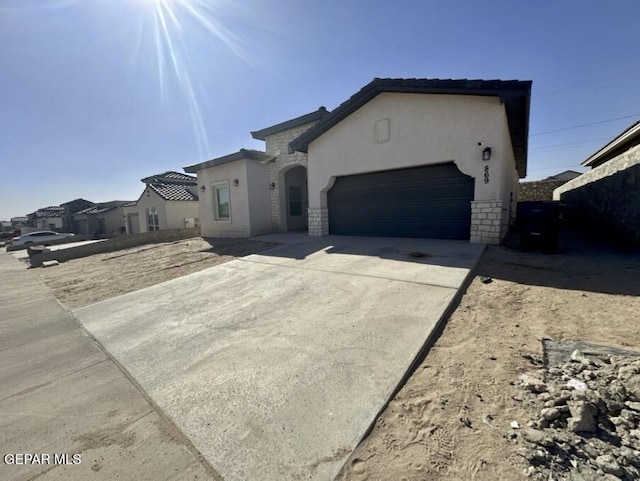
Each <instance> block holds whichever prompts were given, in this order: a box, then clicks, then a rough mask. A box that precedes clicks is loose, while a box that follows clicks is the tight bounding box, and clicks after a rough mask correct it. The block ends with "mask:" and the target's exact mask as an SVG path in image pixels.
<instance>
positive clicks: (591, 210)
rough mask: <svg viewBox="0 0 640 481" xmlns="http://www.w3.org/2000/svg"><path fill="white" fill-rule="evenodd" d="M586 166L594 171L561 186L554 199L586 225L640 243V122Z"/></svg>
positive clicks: (586, 163)
mask: <svg viewBox="0 0 640 481" xmlns="http://www.w3.org/2000/svg"><path fill="white" fill-rule="evenodd" d="M582 165H583V166H584V167H588V168H590V169H591V170H589V171H587V172H585V173H584V174H582V175H581V176H580V177H577V178H575V179H573V180H571V181H569V182H567V183H566V184H564V185H562V186H561V187H559V188H557V189H556V190H555V191H554V192H553V198H554V199H555V200H560V201H562V203H563V204H565V205H566V206H567V208H568V209H570V211H571V212H572V214H573V215H574V216H575V217H577V218H578V219H580V220H582V221H583V224H585V225H591V226H593V227H594V228H595V229H596V230H599V231H601V232H602V231H609V233H610V234H611V235H612V236H614V237H617V238H618V240H627V241H630V242H632V243H640V121H638V122H635V123H633V124H632V125H630V126H629V127H628V128H626V129H625V130H623V131H622V132H621V133H620V134H619V135H617V136H616V137H615V138H614V139H613V140H611V141H610V142H608V143H607V144H606V145H604V146H603V147H602V148H600V149H599V150H598V151H597V152H595V153H594V154H593V155H591V156H589V157H588V158H587V159H586V160H585V161H584V162H582Z"/></svg>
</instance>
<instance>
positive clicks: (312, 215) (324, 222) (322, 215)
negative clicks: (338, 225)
mask: <svg viewBox="0 0 640 481" xmlns="http://www.w3.org/2000/svg"><path fill="white" fill-rule="evenodd" d="M308 212H309V217H308V219H309V220H308V222H309V235H310V236H323V235H329V209H311V208H309V211H308Z"/></svg>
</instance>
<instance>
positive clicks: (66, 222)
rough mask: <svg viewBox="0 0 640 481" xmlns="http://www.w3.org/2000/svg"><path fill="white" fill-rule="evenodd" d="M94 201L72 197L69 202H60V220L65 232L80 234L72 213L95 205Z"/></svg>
mask: <svg viewBox="0 0 640 481" xmlns="http://www.w3.org/2000/svg"><path fill="white" fill-rule="evenodd" d="M95 205H96V204H95V203H94V202H91V201H89V200H86V199H74V200H70V201H69V202H64V203H62V204H60V207H62V208H63V209H64V211H63V217H62V222H63V226H62V229H63V230H64V231H65V232H73V233H75V234H81V232H80V231H79V230H78V226H77V225H76V221H75V218H74V214H75V213H76V212H80V211H81V210H86V209H89V208H91V207H95Z"/></svg>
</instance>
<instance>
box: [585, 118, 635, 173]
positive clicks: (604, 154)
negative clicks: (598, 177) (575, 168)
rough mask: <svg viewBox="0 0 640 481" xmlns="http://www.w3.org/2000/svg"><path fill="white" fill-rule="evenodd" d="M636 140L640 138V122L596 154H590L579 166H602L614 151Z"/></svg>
mask: <svg viewBox="0 0 640 481" xmlns="http://www.w3.org/2000/svg"><path fill="white" fill-rule="evenodd" d="M638 138H640V122H637V123H636V125H634V126H632V127H631V128H630V129H629V130H627V131H626V132H623V133H622V134H621V135H619V136H617V137H616V138H615V139H613V140H612V141H610V142H609V143H608V144H606V145H605V146H604V147H602V148H601V149H600V150H598V151H597V152H596V153H594V154H592V155H591V156H590V157H589V158H588V159H586V160H584V161H583V162H582V163H581V165H582V166H584V167H594V166H598V165H600V164H603V163H604V162H607V161H608V160H611V158H612V157H614V156H615V155H613V154H614V152H615V151H616V150H618V149H621V148H624V147H625V146H626V145H627V144H630V143H632V142H633V141H634V140H636V139H638Z"/></svg>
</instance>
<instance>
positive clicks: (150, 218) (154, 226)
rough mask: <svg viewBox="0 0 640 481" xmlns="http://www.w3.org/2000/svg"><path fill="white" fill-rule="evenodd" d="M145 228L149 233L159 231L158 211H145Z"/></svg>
mask: <svg viewBox="0 0 640 481" xmlns="http://www.w3.org/2000/svg"><path fill="white" fill-rule="evenodd" d="M147 227H148V228H149V230H150V231H152V230H160V219H159V218H158V209H156V208H155V207H151V209H149V210H148V211H147Z"/></svg>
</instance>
